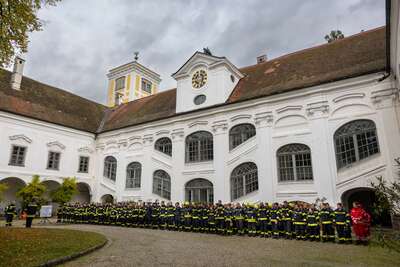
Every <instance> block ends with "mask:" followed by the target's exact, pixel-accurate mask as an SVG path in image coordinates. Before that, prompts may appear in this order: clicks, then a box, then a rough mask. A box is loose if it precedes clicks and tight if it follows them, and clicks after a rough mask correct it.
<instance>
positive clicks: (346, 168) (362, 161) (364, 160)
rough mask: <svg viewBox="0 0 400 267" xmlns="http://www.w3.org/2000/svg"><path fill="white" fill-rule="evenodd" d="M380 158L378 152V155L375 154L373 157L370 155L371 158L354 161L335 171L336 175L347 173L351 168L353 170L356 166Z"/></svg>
mask: <svg viewBox="0 0 400 267" xmlns="http://www.w3.org/2000/svg"><path fill="white" fill-rule="evenodd" d="M380 156H381V153H380V152H379V153H376V154H374V155H372V156H369V157H367V158H363V159H361V160H359V161H355V162H353V163H351V164H349V165H346V166H344V167H341V168H340V169H338V170H337V172H338V174H340V173H344V172H346V171H348V170H350V169H352V168H354V167H358V166H360V165H363V164H365V163H366V162H368V161H372V160H374V159H376V158H379V157H380Z"/></svg>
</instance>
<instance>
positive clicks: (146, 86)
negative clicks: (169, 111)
mask: <svg viewBox="0 0 400 267" xmlns="http://www.w3.org/2000/svg"><path fill="white" fill-rule="evenodd" d="M142 91H145V92H147V93H150V94H151V82H150V81H149V80H146V79H142Z"/></svg>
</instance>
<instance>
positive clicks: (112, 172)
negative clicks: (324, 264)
mask: <svg viewBox="0 0 400 267" xmlns="http://www.w3.org/2000/svg"><path fill="white" fill-rule="evenodd" d="M103 175H104V177H106V178H108V179H111V180H113V181H115V179H116V177H117V160H116V159H115V158H114V157H113V156H107V157H106V158H105V159H104V172H103Z"/></svg>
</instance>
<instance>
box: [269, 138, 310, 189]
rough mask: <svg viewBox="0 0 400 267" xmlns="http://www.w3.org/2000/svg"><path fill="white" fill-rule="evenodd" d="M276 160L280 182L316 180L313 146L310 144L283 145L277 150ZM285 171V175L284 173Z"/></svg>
mask: <svg viewBox="0 0 400 267" xmlns="http://www.w3.org/2000/svg"><path fill="white" fill-rule="evenodd" d="M284 150H286V151H284ZM276 161H277V171H278V182H279V183H291V182H307V181H313V180H314V172H313V164H312V156H311V148H310V147H309V146H308V145H306V144H302V143H290V144H286V145H283V146H281V147H280V148H278V150H277V151H276ZM300 162H301V163H302V164H301V165H300V164H299V163H300ZM283 172H284V173H285V177H283V175H282V173H283ZM300 175H301V176H300ZM288 177H289V178H288Z"/></svg>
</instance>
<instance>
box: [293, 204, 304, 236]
mask: <svg viewBox="0 0 400 267" xmlns="http://www.w3.org/2000/svg"><path fill="white" fill-rule="evenodd" d="M292 218H293V225H294V232H295V236H296V239H297V240H305V239H306V233H305V228H306V213H305V211H304V209H303V205H302V204H296V205H295V209H294V211H293V215H292Z"/></svg>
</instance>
